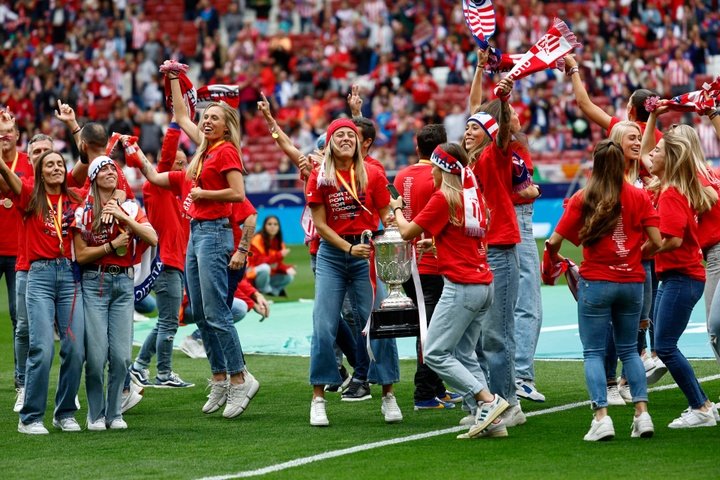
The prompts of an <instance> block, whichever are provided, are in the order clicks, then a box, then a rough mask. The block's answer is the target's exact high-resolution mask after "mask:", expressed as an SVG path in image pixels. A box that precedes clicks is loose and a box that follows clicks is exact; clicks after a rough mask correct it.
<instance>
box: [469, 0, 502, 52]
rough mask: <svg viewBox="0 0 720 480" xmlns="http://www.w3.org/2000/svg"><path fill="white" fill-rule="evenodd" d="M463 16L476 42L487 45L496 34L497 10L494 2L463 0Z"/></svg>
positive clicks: (489, 0)
mask: <svg viewBox="0 0 720 480" xmlns="http://www.w3.org/2000/svg"><path fill="white" fill-rule="evenodd" d="M463 14H464V15H465V23H467V26H468V28H469V29H470V32H471V33H472V34H473V37H475V40H476V41H477V42H478V43H484V44H487V41H488V40H489V39H490V37H492V36H493V35H494V34H495V9H494V8H493V4H492V0H463Z"/></svg>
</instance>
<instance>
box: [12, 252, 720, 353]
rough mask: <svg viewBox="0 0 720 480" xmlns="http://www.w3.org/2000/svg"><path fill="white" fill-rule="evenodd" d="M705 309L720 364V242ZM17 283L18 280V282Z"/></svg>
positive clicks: (709, 260) (710, 263) (711, 262)
mask: <svg viewBox="0 0 720 480" xmlns="http://www.w3.org/2000/svg"><path fill="white" fill-rule="evenodd" d="M705 260H706V264H705V275H706V280H705V311H706V314H707V330H708V335H709V336H710V346H711V347H712V350H713V353H714V354H715V359H716V360H717V362H718V364H719V365H720V344H718V341H719V339H720V293H718V289H717V286H718V283H719V281H720V243H718V244H716V245H713V246H712V247H710V248H709V249H708V251H707V253H706V255H705ZM18 283H19V282H18Z"/></svg>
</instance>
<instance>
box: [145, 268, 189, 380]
mask: <svg viewBox="0 0 720 480" xmlns="http://www.w3.org/2000/svg"><path fill="white" fill-rule="evenodd" d="M154 290H155V299H156V301H157V308H158V320H157V323H156V324H155V327H154V328H153V329H152V332H150V335H148V336H147V338H146V339H145V343H143V346H142V348H141V349H140V353H138V356H137V358H136V359H135V363H136V364H137V365H138V366H139V367H141V368H148V366H149V365H150V361H151V360H152V357H153V355H155V353H157V374H158V376H161V377H165V376H167V375H169V374H170V372H172V351H173V341H174V340H175V334H176V333H177V329H178V322H179V320H180V306H181V305H182V297H183V272H182V271H180V270H178V269H177V268H168V267H163V270H162V272H160V275H158V277H157V279H156V280H155V286H154Z"/></svg>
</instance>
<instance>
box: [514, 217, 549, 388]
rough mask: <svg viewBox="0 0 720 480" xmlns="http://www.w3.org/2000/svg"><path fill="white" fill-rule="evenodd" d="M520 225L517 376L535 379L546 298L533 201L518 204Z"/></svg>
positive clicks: (516, 345)
mask: <svg viewBox="0 0 720 480" xmlns="http://www.w3.org/2000/svg"><path fill="white" fill-rule="evenodd" d="M515 215H516V216H517V220H518V226H519V227H520V239H521V241H520V243H519V244H518V245H517V253H518V257H519V267H520V279H519V282H518V284H519V287H518V288H519V291H520V292H522V295H518V297H517V303H516V304H515V311H514V314H515V377H516V378H519V379H523V380H529V381H531V382H534V381H535V366H534V362H533V360H534V358H535V351H536V350H537V344H538V338H540V327H542V298H541V296H540V256H539V255H538V250H537V244H536V243H535V237H534V236H533V229H532V220H533V204H532V203H528V204H525V205H515Z"/></svg>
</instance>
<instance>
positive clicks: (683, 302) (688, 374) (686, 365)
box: [655, 274, 707, 408]
mask: <svg viewBox="0 0 720 480" xmlns="http://www.w3.org/2000/svg"><path fill="white" fill-rule="evenodd" d="M704 286H705V282H701V281H699V280H694V279H692V278H690V277H687V276H685V275H680V274H674V275H666V276H664V277H662V278H661V281H660V288H659V289H658V294H657V298H656V299H655V351H656V352H657V354H658V357H660V360H662V361H663V363H665V365H666V366H667V368H668V371H670V374H671V375H672V377H673V379H675V382H676V383H677V384H678V386H679V387H680V390H682V392H683V393H684V394H685V397H687V400H688V403H689V405H690V407H692V408H700V407H701V406H702V405H703V404H704V403H705V402H706V401H707V396H706V395H705V392H703V389H702V388H701V387H700V383H698V381H697V378H696V377H695V372H694V371H693V369H692V366H691V365H690V362H688V361H687V358H685V356H684V355H683V354H682V353H681V352H680V350H679V349H678V346H677V343H678V340H679V339H680V335H682V333H683V332H684V331H685V328H686V327H687V324H688V322H689V321H690V314H691V313H692V310H693V307H695V304H696V303H697V302H698V300H700V297H701V296H702V293H703V288H704Z"/></svg>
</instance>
